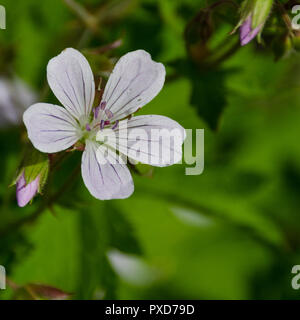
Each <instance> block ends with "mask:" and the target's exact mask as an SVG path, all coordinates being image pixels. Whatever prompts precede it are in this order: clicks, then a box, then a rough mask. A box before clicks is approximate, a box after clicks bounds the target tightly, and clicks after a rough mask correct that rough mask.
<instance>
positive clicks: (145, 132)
mask: <svg viewBox="0 0 300 320" xmlns="http://www.w3.org/2000/svg"><path fill="white" fill-rule="evenodd" d="M115 133H116V139H114V137H110V136H108V137H107V139H106V143H107V144H108V145H111V147H114V146H113V143H115V141H116V148H117V149H118V150H119V151H120V152H121V153H122V154H123V155H125V156H126V157H128V158H129V159H133V160H135V161H138V162H141V163H146V164H150V165H152V166H158V167H164V166H169V165H173V164H175V163H178V162H180V161H181V160H182V144H183V142H184V140H185V138H186V133H185V130H184V128H183V127H182V126H180V125H179V124H178V123H177V122H176V121H174V120H172V119H170V118H168V117H164V116H158V115H146V116H136V117H133V118H131V119H130V120H122V121H120V122H119V124H118V127H117V128H116V130H115ZM103 134H105V131H103V132H99V133H98V135H97V139H98V138H100V135H103ZM102 139H103V138H102ZM100 140H101V139H100Z"/></svg>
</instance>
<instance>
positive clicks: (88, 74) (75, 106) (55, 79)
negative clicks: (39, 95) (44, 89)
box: [47, 48, 95, 119]
mask: <svg viewBox="0 0 300 320" xmlns="http://www.w3.org/2000/svg"><path fill="white" fill-rule="evenodd" d="M47 78H48V83H49V86H50V88H51V89H52V91H53V93H54V94H55V96H56V97H57V99H58V100H59V101H60V102H61V103H62V104H63V106H64V107H65V108H66V109H67V110H68V111H69V112H70V113H71V114H72V115H73V116H74V117H75V118H77V119H79V118H80V117H81V116H83V115H85V116H88V115H89V114H90V113H91V110H92V106H93V103H94V98H95V82H94V76H93V73H92V70H91V68H90V65H89V63H88V61H87V60H86V58H85V57H84V56H83V55H82V54H81V53H80V52H79V51H77V50H75V49H72V48H68V49H65V50H64V51H63V52H62V53H61V54H59V55H58V56H57V57H54V58H52V59H51V60H50V61H49V63H48V66H47Z"/></svg>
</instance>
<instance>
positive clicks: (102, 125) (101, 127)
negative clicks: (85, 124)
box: [100, 120, 105, 130]
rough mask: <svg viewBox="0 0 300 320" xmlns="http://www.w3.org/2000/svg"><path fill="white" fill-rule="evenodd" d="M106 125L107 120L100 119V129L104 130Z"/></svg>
mask: <svg viewBox="0 0 300 320" xmlns="http://www.w3.org/2000/svg"><path fill="white" fill-rule="evenodd" d="M104 126H105V121H104V120H101V121H100V130H102V129H103V128H104Z"/></svg>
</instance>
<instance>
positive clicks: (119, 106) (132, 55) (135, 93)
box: [102, 50, 166, 121]
mask: <svg viewBox="0 0 300 320" xmlns="http://www.w3.org/2000/svg"><path fill="white" fill-rule="evenodd" d="M165 75H166V71H165V67H164V66H163V64H161V63H157V62H154V61H153V60H152V59H151V56H150V54H149V53H147V52H146V51H144V50H137V51H133V52H129V53H127V54H126V55H124V56H123V57H122V58H121V59H120V60H119V61H118V63H117V64H116V66H115V68H114V70H113V72H112V74H111V76H110V77H109V80H108V82H107V85H106V87H105V90H104V94H103V98H102V101H105V102H106V108H105V110H109V111H110V112H112V114H113V117H112V118H111V120H112V121H113V120H117V119H122V118H124V117H126V116H128V115H129V114H132V113H134V112H135V111H136V110H137V109H139V108H141V107H143V106H144V105H145V104H147V103H148V102H150V101H151V100H152V99H153V98H154V97H155V96H156V95H157V94H158V93H159V91H160V90H161V89H162V87H163V85H164V81H165Z"/></svg>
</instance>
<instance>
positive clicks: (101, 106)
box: [100, 101, 106, 110]
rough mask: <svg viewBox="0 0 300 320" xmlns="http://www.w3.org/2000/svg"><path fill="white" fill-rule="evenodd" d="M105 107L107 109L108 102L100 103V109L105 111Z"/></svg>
mask: <svg viewBox="0 0 300 320" xmlns="http://www.w3.org/2000/svg"><path fill="white" fill-rule="evenodd" d="M105 107H106V101H102V102H101V103H100V109H101V110H104V109H105Z"/></svg>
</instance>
